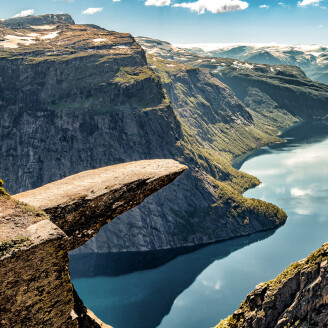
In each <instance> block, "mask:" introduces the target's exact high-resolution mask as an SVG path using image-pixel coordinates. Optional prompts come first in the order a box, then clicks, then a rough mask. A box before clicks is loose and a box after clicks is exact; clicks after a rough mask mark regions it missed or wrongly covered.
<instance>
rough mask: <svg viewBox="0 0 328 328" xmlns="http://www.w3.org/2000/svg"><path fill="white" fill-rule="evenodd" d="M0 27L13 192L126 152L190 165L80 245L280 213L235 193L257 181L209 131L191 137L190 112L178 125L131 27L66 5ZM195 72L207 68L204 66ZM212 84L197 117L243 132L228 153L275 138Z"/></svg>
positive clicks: (227, 228) (158, 240)
mask: <svg viewBox="0 0 328 328" xmlns="http://www.w3.org/2000/svg"><path fill="white" fill-rule="evenodd" d="M0 33H1V41H0V68H1V69H0V99H1V103H0V112H1V115H2V119H1V121H0V140H1V145H2V147H1V156H2V157H3V158H6V161H3V162H2V163H1V165H0V176H2V177H4V178H5V181H6V185H7V189H8V190H9V191H10V192H11V193H17V192H21V191H24V190H27V189H33V188H36V187H39V186H40V185H43V184H45V183H48V182H51V181H54V180H56V179H60V178H64V177H65V176H68V175H71V174H75V173H78V172H81V171H84V170H87V169H94V168H98V167H102V166H107V165H109V164H118V163H123V162H127V161H134V160H143V159H152V158H172V159H176V160H179V161H181V162H182V163H184V164H186V165H188V167H189V170H188V172H187V173H186V174H185V175H184V176H183V177H181V178H179V180H178V182H177V183H176V184H174V185H172V186H169V187H168V188H167V189H166V190H163V192H161V194H158V195H154V196H151V197H150V199H149V200H146V201H145V202H144V203H143V204H142V205H141V206H139V207H138V208H137V209H133V210H131V211H129V213H127V214H124V215H123V216H122V218H121V219H120V220H116V221H113V222H112V223H111V224H110V225H108V227H106V228H104V229H102V230H101V231H100V233H99V234H98V235H97V237H96V238H95V239H93V240H92V241H90V242H88V243H87V245H84V248H83V249H79V251H86V249H88V250H89V251H107V250H138V249H139V250H149V249H158V248H167V247H175V246H184V245H194V244H201V243H206V242H211V241H217V240H223V239H227V238H231V237H235V236H239V235H245V234H249V233H252V232H255V231H259V230H266V229H270V228H275V227H277V226H279V225H281V224H283V223H284V222H285V220H286V215H285V213H283V212H282V211H281V210H279V209H278V208H277V207H275V206H273V205H271V204H267V203H264V202H260V201H255V200H247V201H246V200H245V199H244V198H243V197H242V196H241V195H240V192H242V191H244V190H245V189H247V188H250V187H253V186H255V185H257V184H258V183H259V181H258V179H256V178H254V177H251V176H249V175H247V174H244V173H242V172H239V171H238V170H235V169H233V168H232V167H231V165H230V164H229V162H228V160H229V159H230V158H231V155H227V156H225V155H223V153H224V152H222V154H219V153H218V151H217V150H218V149H219V148H220V147H216V148H215V149H210V148H209V144H210V143H211V140H210V139H208V140H205V139H203V140H200V139H199V138H198V135H195V133H194V132H195V127H193V126H192V124H191V120H189V119H188V121H186V122H185V123H184V124H181V122H180V120H179V118H178V117H177V115H176V113H175V111H174V109H173V108H172V106H171V103H170V100H169V99H168V97H167V94H166V92H165V91H164V89H163V86H162V83H161V81H160V79H159V77H158V76H157V75H156V74H155V72H154V71H153V70H152V69H151V68H150V67H149V66H148V64H147V59H146V55H145V53H144V51H143V49H142V48H141V47H140V46H139V45H138V44H137V43H136V42H135V40H134V39H133V38H132V37H131V36H130V35H129V34H122V33H117V32H113V31H107V30H104V29H102V28H100V27H98V26H94V25H75V24H74V22H73V20H72V19H71V18H70V17H69V16H67V15H47V16H39V17H34V18H33V17H28V18H26V19H24V18H20V19H11V20H8V21H3V22H2V24H1V25H0ZM196 78H197V79H198V77H196ZM200 79H202V80H204V81H205V80H206V79H209V80H211V79H212V78H210V77H209V76H207V75H206V74H205V73H204V74H203V73H202V74H201V75H200ZM210 83H211V85H212V86H211V88H212V93H211V98H212V99H214V94H215V92H220V93H221V100H220V101H217V102H214V103H213V104H211V105H210V106H206V107H203V108H201V107H200V108H199V111H201V112H203V113H202V114H200V115H199V116H198V117H197V116H194V120H195V119H204V120H205V119H206V118H208V117H209V115H210V111H212V113H213V115H214V116H213V115H212V116H213V122H212V123H211V124H213V125H212V127H211V130H212V131H215V126H214V125H215V124H216V123H218V122H220V121H222V120H228V121H227V122H226V124H227V126H228V124H229V123H230V121H231V122H232V121H233V122H235V123H234V129H233V131H231V132H230V133H229V134H227V136H230V137H231V136H233V135H238V137H237V136H236V139H238V140H239V141H240V140H241V139H242V138H243V137H244V136H247V145H245V146H244V147H243V146H241V142H239V144H240V145H239V147H238V149H237V150H236V151H234V153H240V152H242V151H244V150H247V149H252V148H254V147H258V146H260V145H262V144H264V143H267V142H272V141H276V140H277V139H276V138H275V137H272V134H271V135H265V133H264V132H263V133H261V134H259V131H258V129H257V128H256V127H254V122H253V121H252V116H251V115H250V114H249V113H248V111H247V110H246V108H245V107H244V106H243V105H242V104H241V103H240V102H239V101H238V100H237V99H236V98H235V97H234V96H233V94H232V93H231V91H229V90H228V89H227V88H226V87H224V86H223V85H222V84H220V85H219V84H217V83H218V81H214V80H213V81H211V82H210ZM215 85H216V86H215ZM203 92H205V90H203ZM225 97H229V100H227V99H225ZM208 100H209V99H208ZM205 101H207V100H205ZM224 104H226V105H224ZM194 108H195V107H194ZM189 112H191V110H189ZM222 113H225V114H224V115H223V114H222ZM229 116H233V117H231V118H229ZM181 120H182V116H181ZM187 123H188V124H189V126H190V127H191V128H192V129H194V131H191V132H190V131H189V127H188V126H187ZM202 125H203V127H204V126H205V125H206V124H205V123H203V124H202ZM192 129H191V130H192ZM239 131H242V133H241V134H240V136H239ZM271 132H272V130H271ZM206 133H207V131H204V132H202V134H203V135H205V134H206ZM216 136H218V133H216ZM225 142H226V139H225V140H222V143H221V144H224V143H225ZM236 145H237V143H236ZM233 148H234V147H232V149H233ZM222 149H223V148H222ZM229 151H230V152H231V149H230V150H228V151H226V152H225V154H228V153H229ZM164 199H165V200H164ZM249 217H250V219H249ZM122 236H125V238H122Z"/></svg>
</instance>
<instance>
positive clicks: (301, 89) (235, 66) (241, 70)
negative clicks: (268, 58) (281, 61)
mask: <svg viewBox="0 0 328 328" xmlns="http://www.w3.org/2000/svg"><path fill="white" fill-rule="evenodd" d="M137 41H138V42H139V44H140V45H141V46H142V47H143V48H144V49H145V50H146V52H147V53H148V54H149V55H151V56H157V57H160V58H162V59H165V60H169V61H176V62H178V63H183V64H185V65H190V66H193V67H201V68H207V69H209V70H210V72H211V73H212V75H214V76H215V77H216V78H217V79H219V80H220V81H221V82H223V83H225V84H226V85H228V86H229V87H230V88H231V89H232V91H233V92H234V93H235V95H236V96H237V97H238V98H239V100H241V101H242V102H243V103H244V105H245V106H246V107H247V108H249V109H251V110H252V111H253V113H252V115H253V117H254V116H256V115H257V116H258V118H259V119H260V120H262V122H263V123H264V124H268V125H269V126H271V127H272V126H275V127H279V128H281V127H284V126H288V125H290V123H291V121H293V120H294V121H295V119H301V120H312V119H327V118H328V106H327V104H328V86H327V85H325V84H323V83H319V82H315V81H313V80H311V79H309V78H308V77H307V76H306V75H305V73H304V72H303V71H302V70H301V69H300V68H299V67H297V66H291V65H268V64H256V63H250V62H245V61H241V60H237V59H232V58H223V57H210V56H206V54H205V53H203V55H200V54H199V52H200V50H199V48H197V49H196V50H195V49H194V53H193V52H190V51H189V50H190V49H182V48H179V47H176V46H173V45H171V44H170V43H168V42H162V41H160V40H154V39H150V38H145V37H139V38H137ZM171 65H174V63H173V62H172V63H171ZM155 66H156V65H155ZM263 119H264V120H263ZM264 121H265V122H264Z"/></svg>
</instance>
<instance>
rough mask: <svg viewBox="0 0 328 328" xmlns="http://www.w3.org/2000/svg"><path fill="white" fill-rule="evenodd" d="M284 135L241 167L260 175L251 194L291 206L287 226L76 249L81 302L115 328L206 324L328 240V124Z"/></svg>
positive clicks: (301, 127)
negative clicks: (230, 235) (193, 240)
mask: <svg viewBox="0 0 328 328" xmlns="http://www.w3.org/2000/svg"><path fill="white" fill-rule="evenodd" d="M282 137H284V138H285V139H286V140H287V142H286V143H282V144H275V145H272V146H270V147H265V148H263V149H261V150H259V151H256V152H253V153H252V154H250V156H249V157H248V158H247V159H246V160H244V161H243V162H241V163H237V164H236V166H237V167H238V168H239V167H241V170H242V171H244V172H248V173H250V174H253V175H255V176H257V177H258V178H259V179H260V180H261V181H262V184H261V185H260V186H259V187H257V188H255V189H253V190H249V191H248V192H246V193H245V196H246V197H252V198H259V199H262V200H265V201H269V202H271V203H274V204H276V205H278V206H279V207H281V208H282V209H284V210H285V211H286V213H287V214H288V220H287V223H286V224H285V225H284V226H283V227H281V228H280V229H278V230H276V231H269V232H264V233H259V234H254V235H252V236H248V237H243V238H236V239H234V240H230V241H226V242H222V243H218V244H213V245H210V246H207V247H203V248H201V249H198V250H196V251H193V252H191V253H188V254H184V253H185V252H186V251H190V250H188V249H180V250H169V251H161V252H149V253H133V254H131V253H125V254H103V255H99V254H98V255H97V254H93V255H88V256H87V255H82V256H81V255H80V256H73V257H71V263H70V268H71V272H72V277H73V283H74V286H75V288H76V289H77V291H78V293H79V295H80V297H81V298H82V300H83V301H84V303H85V304H86V305H87V306H88V307H89V308H90V309H91V310H92V311H93V312H94V313H95V314H96V315H97V316H98V317H99V318H100V319H102V320H103V321H104V322H106V323H109V324H111V325H112V326H114V327H115V328H155V327H161V328H184V327H186V328H209V327H212V326H213V325H215V324H216V323H218V322H219V321H220V319H222V318H225V317H226V316H227V315H229V314H231V313H232V312H233V311H235V310H236V309H237V308H238V306H239V304H240V303H241V301H242V300H243V299H244V298H245V296H246V295H247V293H249V292H250V291H251V290H253V289H254V287H255V286H256V285H257V284H258V283H260V282H263V281H267V280H270V279H272V278H274V277H275V276H277V274H279V273H280V272H281V271H282V270H283V269H284V268H286V267H287V266H288V265H289V264H290V263H292V262H294V261H297V260H300V259H302V258H304V257H306V256H308V255H309V254H310V253H311V252H312V251H314V250H316V249H317V248H319V247H320V246H321V245H322V244H323V243H324V242H326V241H328V125H327V123H320V122H314V123H304V124H300V125H298V126H296V127H294V128H292V129H290V130H287V131H286V132H285V133H284V134H283V135H282ZM167 261H169V262H167ZM166 262H167V263H166ZM161 263H165V264H162V265H161ZM154 266H157V267H154ZM141 269H143V270H141Z"/></svg>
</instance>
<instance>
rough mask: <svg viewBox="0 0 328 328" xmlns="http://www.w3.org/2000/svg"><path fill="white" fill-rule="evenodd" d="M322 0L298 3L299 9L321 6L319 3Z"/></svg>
mask: <svg viewBox="0 0 328 328" xmlns="http://www.w3.org/2000/svg"><path fill="white" fill-rule="evenodd" d="M321 1H322V0H302V1H299V2H298V3H297V5H298V6H299V7H306V6H319V3H320V2H321Z"/></svg>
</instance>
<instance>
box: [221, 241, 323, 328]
mask: <svg viewBox="0 0 328 328" xmlns="http://www.w3.org/2000/svg"><path fill="white" fill-rule="evenodd" d="M327 325H328V243H327V244H324V245H323V246H322V247H321V248H320V249H319V250H317V251H316V252H314V253H312V254H311V255H310V256H309V257H308V258H306V259H304V260H301V261H299V262H296V263H293V264H291V265H290V266H289V267H288V268H287V269H286V270H285V271H283V272H282V273H281V274H280V275H279V276H278V277H277V278H276V279H274V280H271V281H269V282H267V283H262V284H259V285H258V286H256V288H255V290H254V291H253V292H252V293H250V294H249V295H248V296H247V298H246V300H245V301H244V302H243V303H242V304H241V306H240V307H239V309H238V310H237V311H236V312H235V313H234V314H233V315H231V316H230V317H228V318H227V319H225V320H223V321H222V322H220V323H219V324H218V325H217V326H216V328H229V327H231V328H239V327H240V328H241V327H245V328H246V327H249V328H260V327H267V328H285V327H299V328H308V327H321V328H324V327H327Z"/></svg>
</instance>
